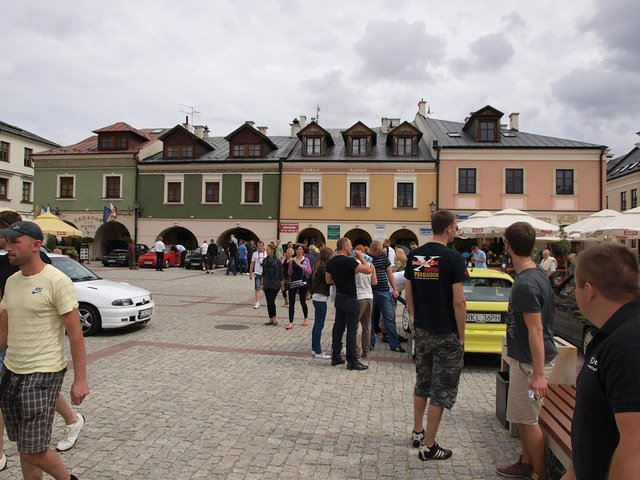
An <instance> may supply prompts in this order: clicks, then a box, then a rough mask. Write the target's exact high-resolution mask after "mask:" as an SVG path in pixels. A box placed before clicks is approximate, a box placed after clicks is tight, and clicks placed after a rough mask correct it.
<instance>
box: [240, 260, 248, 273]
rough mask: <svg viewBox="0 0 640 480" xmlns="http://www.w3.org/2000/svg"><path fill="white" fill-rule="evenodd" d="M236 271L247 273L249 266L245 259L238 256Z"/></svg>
mask: <svg viewBox="0 0 640 480" xmlns="http://www.w3.org/2000/svg"><path fill="white" fill-rule="evenodd" d="M238 272H240V273H248V272H249V268H248V267H247V259H246V258H239V259H238Z"/></svg>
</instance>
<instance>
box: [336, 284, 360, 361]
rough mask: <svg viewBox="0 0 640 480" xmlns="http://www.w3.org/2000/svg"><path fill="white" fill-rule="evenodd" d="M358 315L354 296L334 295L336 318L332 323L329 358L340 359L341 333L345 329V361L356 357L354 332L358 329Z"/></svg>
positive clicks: (358, 307) (357, 304)
mask: <svg viewBox="0 0 640 480" xmlns="http://www.w3.org/2000/svg"><path fill="white" fill-rule="evenodd" d="M359 315H360V304H359V303H358V299H357V298H356V297H348V296H346V295H341V294H339V293H338V294H337V295H336V320H335V322H334V323H333V345H332V352H331V358H332V359H333V360H341V359H342V357H341V356H340V350H342V335H343V334H344V330H345V328H346V329H347V362H348V363H353V362H355V361H356V360H357V359H358V358H357V357H356V333H357V330H358V316H359Z"/></svg>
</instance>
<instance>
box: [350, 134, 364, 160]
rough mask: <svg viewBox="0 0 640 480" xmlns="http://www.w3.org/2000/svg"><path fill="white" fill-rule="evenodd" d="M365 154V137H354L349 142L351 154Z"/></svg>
mask: <svg viewBox="0 0 640 480" xmlns="http://www.w3.org/2000/svg"><path fill="white" fill-rule="evenodd" d="M366 154H367V137H355V138H353V139H352V143H351V155H354V156H355V155H366Z"/></svg>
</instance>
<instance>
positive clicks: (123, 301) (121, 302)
mask: <svg viewBox="0 0 640 480" xmlns="http://www.w3.org/2000/svg"><path fill="white" fill-rule="evenodd" d="M111 305H113V306H114V307H128V306H129V305H133V300H131V299H130V298H120V299H118V300H114V301H113V302H111Z"/></svg>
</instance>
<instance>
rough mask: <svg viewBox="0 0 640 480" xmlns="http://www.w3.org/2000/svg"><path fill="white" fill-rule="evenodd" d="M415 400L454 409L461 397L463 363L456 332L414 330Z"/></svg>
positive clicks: (462, 349) (461, 350)
mask: <svg viewBox="0 0 640 480" xmlns="http://www.w3.org/2000/svg"><path fill="white" fill-rule="evenodd" d="M414 338H415V341H416V386H415V390H414V393H415V395H416V397H421V398H429V403H430V404H431V405H435V406H437V407H443V408H447V409H449V410H451V408H452V407H453V405H454V404H455V403H456V398H457V397H458V385H459V383H460V374H461V373H462V365H463V363H464V347H463V346H462V345H460V342H459V341H458V335H457V334H455V333H438V332H429V331H427V330H422V329H420V328H416V329H415V333H414Z"/></svg>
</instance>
